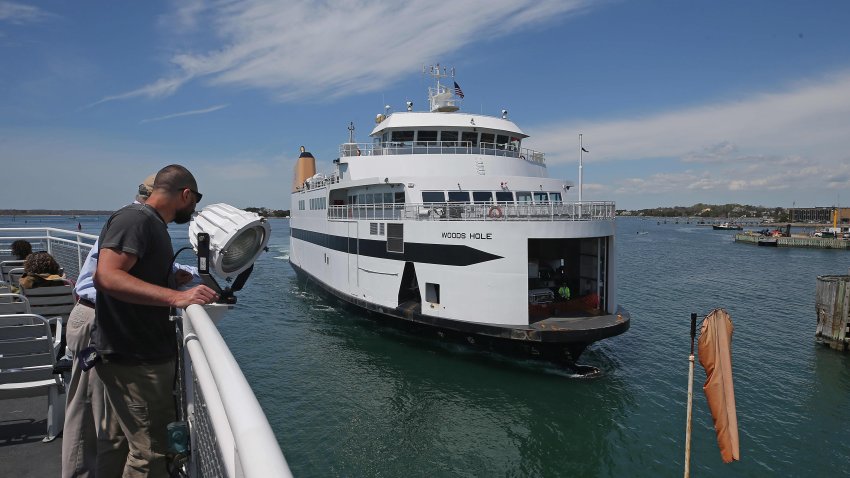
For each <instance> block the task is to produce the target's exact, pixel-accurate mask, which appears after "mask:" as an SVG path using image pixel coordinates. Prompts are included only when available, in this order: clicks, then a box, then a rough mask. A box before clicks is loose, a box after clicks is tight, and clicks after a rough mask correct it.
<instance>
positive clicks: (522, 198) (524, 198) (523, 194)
mask: <svg viewBox="0 0 850 478" xmlns="http://www.w3.org/2000/svg"><path fill="white" fill-rule="evenodd" d="M516 202H518V203H530V202H531V192H529V191H517V193H516Z"/></svg>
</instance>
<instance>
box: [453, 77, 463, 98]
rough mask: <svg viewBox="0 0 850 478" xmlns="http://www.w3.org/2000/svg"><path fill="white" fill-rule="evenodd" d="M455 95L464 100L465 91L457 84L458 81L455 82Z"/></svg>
mask: <svg viewBox="0 0 850 478" xmlns="http://www.w3.org/2000/svg"><path fill="white" fill-rule="evenodd" d="M455 94H456V95H458V96H460V97H461V99H463V90H462V89H460V85H458V84H457V81H455Z"/></svg>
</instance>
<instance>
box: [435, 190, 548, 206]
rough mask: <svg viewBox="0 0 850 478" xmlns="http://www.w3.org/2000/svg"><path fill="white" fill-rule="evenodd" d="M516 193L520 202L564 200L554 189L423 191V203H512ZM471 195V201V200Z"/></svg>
mask: <svg viewBox="0 0 850 478" xmlns="http://www.w3.org/2000/svg"><path fill="white" fill-rule="evenodd" d="M514 195H516V202H517V203H519V204H550V203H554V204H560V203H562V202H563V199H562V197H561V193H560V192H554V191H516V192H514V191H496V193H495V196H494V194H493V192H491V191H471V192H470V191H448V193H447V192H446V191H422V202H423V203H445V202H455V203H468V202H473V203H492V202H494V197H495V202H497V203H512V202H514ZM470 197H471V201H470Z"/></svg>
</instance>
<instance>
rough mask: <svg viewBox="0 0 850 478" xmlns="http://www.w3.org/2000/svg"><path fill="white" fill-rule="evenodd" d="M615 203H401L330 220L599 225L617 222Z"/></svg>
mask: <svg viewBox="0 0 850 478" xmlns="http://www.w3.org/2000/svg"><path fill="white" fill-rule="evenodd" d="M614 217H615V205H614V202H613V201H583V202H569V203H548V204H542V203H541V204H526V203H476V204H472V203H451V202H447V203H414V204H411V203H404V204H401V203H398V204H390V203H385V204H348V205H335V206H329V207H328V219H331V220H334V219H336V220H355V219H370V220H371V219H375V220H380V219H386V220H407V221H599V220H613V219H614Z"/></svg>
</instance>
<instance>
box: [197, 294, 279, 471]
mask: <svg viewBox="0 0 850 478" xmlns="http://www.w3.org/2000/svg"><path fill="white" fill-rule="evenodd" d="M208 307H218V306H208ZM221 307H226V306H221ZM182 322H183V366H182V369H183V374H184V378H183V381H182V382H183V384H184V385H183V387H184V396H183V397H184V399H185V404H186V418H187V419H188V422H189V431H190V442H191V446H192V458H191V459H190V461H189V476H192V477H204V478H207V477H229V478H233V477H248V478H262V477H267V476H276V477H277V476H280V477H291V476H292V472H291V471H290V469H289V465H288V464H287V463H286V459H285V458H284V456H283V452H282V451H281V449H280V445H278V442H277V438H275V435H274V431H272V428H271V425H269V422H268V419H267V418H266V415H265V413H263V409H262V407H261V406H260V403H259V402H258V401H257V397H256V396H255V395H254V392H253V391H252V390H251V386H250V385H249V384H248V381H247V380H246V379H245V376H244V375H243V374H242V370H241V369H240V368H239V364H238V363H237V362H236V359H235V358H234V357H233V354H232V353H231V352H230V349H229V348H228V347H227V344H226V343H225V342H224V339H223V338H222V337H221V334H219V332H218V329H217V328H216V326H215V323H214V322H213V320H212V319H211V318H210V315H209V314H208V313H207V310H206V309H205V308H204V307H202V306H200V305H190V306H189V307H187V308H186V309H184V310H183V321H182Z"/></svg>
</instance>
